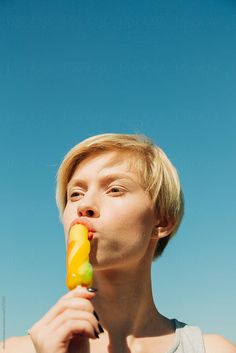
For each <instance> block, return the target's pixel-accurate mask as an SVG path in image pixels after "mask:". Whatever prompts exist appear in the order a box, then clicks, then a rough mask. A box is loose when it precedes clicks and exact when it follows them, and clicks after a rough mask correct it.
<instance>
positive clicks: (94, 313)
mask: <svg viewBox="0 0 236 353" xmlns="http://www.w3.org/2000/svg"><path fill="white" fill-rule="evenodd" d="M93 315H94V316H95V317H96V319H97V320H98V321H99V316H98V314H97V313H96V311H95V310H94V312H93Z"/></svg>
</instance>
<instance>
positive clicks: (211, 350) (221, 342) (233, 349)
mask: <svg viewBox="0 0 236 353" xmlns="http://www.w3.org/2000/svg"><path fill="white" fill-rule="evenodd" d="M203 339H204V344H205V349H206V353H236V345H235V344H233V343H232V342H230V341H228V340H227V339H225V338H224V337H223V336H220V335H209V334H204V335H203Z"/></svg>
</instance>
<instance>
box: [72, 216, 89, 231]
mask: <svg viewBox="0 0 236 353" xmlns="http://www.w3.org/2000/svg"><path fill="white" fill-rule="evenodd" d="M75 224H83V225H84V226H85V227H87V228H88V231H89V232H92V233H94V232H95V229H94V228H93V226H92V224H91V223H90V222H89V221H88V220H87V219H83V218H76V219H74V220H73V221H72V223H71V225H70V229H71V227H72V226H73V225H75ZM70 229H69V231H70Z"/></svg>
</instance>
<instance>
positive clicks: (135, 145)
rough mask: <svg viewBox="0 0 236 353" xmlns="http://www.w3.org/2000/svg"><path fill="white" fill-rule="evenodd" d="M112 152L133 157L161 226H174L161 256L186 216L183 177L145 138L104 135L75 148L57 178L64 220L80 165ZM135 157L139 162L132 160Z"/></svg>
mask: <svg viewBox="0 0 236 353" xmlns="http://www.w3.org/2000/svg"><path fill="white" fill-rule="evenodd" d="M109 151H120V152H125V153H128V154H129V155H130V156H131V159H130V160H131V163H132V166H133V167H134V168H135V170H136V171H137V172H138V174H139V177H140V181H141V183H142V185H143V188H144V190H145V191H147V192H148V193H149V195H150V198H151V200H152V202H153V205H154V207H155V210H156V213H157V216H158V219H159V220H160V224H163V225H165V224H172V226H173V227H172V232H171V233H170V234H169V235H168V236H166V237H164V238H161V239H160V240H159V242H158V244H157V248H156V250H155V254H154V258H155V257H157V256H160V255H161V254H162V252H163V250H164V248H165V247H166V245H167V243H168V241H169V240H170V238H171V237H172V236H173V235H174V234H175V233H176V231H177V229H178V227H179V225H180V223H181V219H182V217H183V213H184V200H183V193H182V190H181V186H180V182H179V177H178V174H177V171H176V169H175V167H174V166H173V164H172V163H171V162H170V160H169V159H168V157H167V156H166V154H165V153H164V152H163V151H162V150H161V148H159V147H158V146H156V145H155V144H154V143H153V142H152V141H151V140H150V139H148V138H147V137H146V136H144V135H130V134H113V133H110V134H102V135H97V136H93V137H90V138H88V139H86V140H84V141H82V142H80V143H79V144H77V145H76V146H74V147H73V148H72V149H71V150H70V151H69V152H68V153H67V154H66V156H65V158H64V160H63V161H62V163H61V165H60V167H59V170H58V174H57V187H56V202H57V206H58V209H59V211H60V216H61V217H62V215H63V212H64V209H65V207H66V203H67V185H68V183H69V181H70V179H71V177H72V175H73V173H74V171H75V169H76V167H77V166H78V165H79V163H80V162H81V161H83V160H85V159H86V158H87V157H90V156H95V155H97V154H101V153H104V152H109ZM132 157H135V158H132Z"/></svg>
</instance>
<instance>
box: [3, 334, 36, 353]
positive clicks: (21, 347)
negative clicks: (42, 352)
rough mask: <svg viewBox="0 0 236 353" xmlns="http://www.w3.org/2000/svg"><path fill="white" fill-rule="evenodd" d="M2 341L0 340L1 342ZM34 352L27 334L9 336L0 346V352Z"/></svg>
mask: <svg viewBox="0 0 236 353" xmlns="http://www.w3.org/2000/svg"><path fill="white" fill-rule="evenodd" d="M1 343H2V342H1ZM19 352H24V353H36V350H35V348H34V345H33V343H32V341H31V339H30V337H29V336H22V337H11V338H8V339H7V340H6V341H5V344H4V347H3V344H2V345H1V348H0V353H19Z"/></svg>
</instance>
